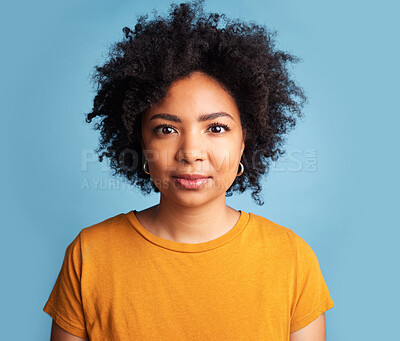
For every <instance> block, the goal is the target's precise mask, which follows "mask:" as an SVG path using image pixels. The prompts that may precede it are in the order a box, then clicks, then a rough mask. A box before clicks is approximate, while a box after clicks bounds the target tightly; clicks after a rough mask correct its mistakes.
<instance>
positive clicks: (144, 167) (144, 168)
mask: <svg viewBox="0 0 400 341" xmlns="http://www.w3.org/2000/svg"><path fill="white" fill-rule="evenodd" d="M146 164H147V166H148V162H147V160H146V162H145V163H144V164H143V170H144V172H145V173H146V174H150V173H149V172H148V171H146Z"/></svg>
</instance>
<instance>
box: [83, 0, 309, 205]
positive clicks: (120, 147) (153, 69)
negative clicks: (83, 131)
mask: <svg viewBox="0 0 400 341" xmlns="http://www.w3.org/2000/svg"><path fill="white" fill-rule="evenodd" d="M203 3H204V0H197V1H191V2H186V3H180V4H175V3H172V4H170V12H169V13H168V15H167V16H165V17H161V16H160V15H158V14H157V12H156V11H153V14H154V18H153V19H151V20H148V15H147V14H146V15H138V16H137V23H136V25H135V27H134V29H133V30H132V29H130V28H128V27H124V28H123V29H122V30H123V33H124V37H123V39H122V40H121V41H119V42H116V43H113V44H112V46H111V47H110V50H109V53H108V56H107V57H108V59H107V61H106V62H105V63H104V64H103V65H101V66H95V67H94V69H95V72H94V73H93V74H92V75H91V77H92V78H91V80H92V81H93V82H94V83H95V85H97V90H96V94H95V97H94V101H93V109H92V112H90V113H88V114H85V115H87V116H86V117H85V119H86V122H87V123H91V121H92V119H93V118H95V117H100V118H101V121H100V122H98V123H96V124H95V125H94V129H96V130H100V135H101V137H100V146H99V148H98V149H96V153H97V154H98V155H99V154H100V153H101V155H99V161H100V162H102V161H103V157H104V156H106V157H108V158H109V159H110V168H111V169H113V170H114V173H113V175H120V176H122V178H124V179H125V180H128V181H129V182H130V184H132V185H136V186H138V187H139V188H140V189H141V191H142V192H144V193H147V194H149V193H150V192H151V190H154V191H155V192H160V190H159V189H158V188H157V187H156V185H155V184H154V182H153V181H152V180H151V178H150V176H149V175H148V174H146V173H145V172H144V171H143V168H142V165H143V161H144V154H143V151H142V148H141V143H140V136H141V119H142V114H143V113H144V112H145V111H146V110H147V109H149V108H150V107H151V106H152V105H153V104H155V103H157V102H159V101H160V100H161V99H162V98H163V97H164V96H165V95H166V92H167V89H168V87H169V86H170V85H171V83H172V82H174V81H175V80H178V79H180V78H184V77H188V76H190V74H191V73H192V72H194V71H201V72H203V73H205V74H207V75H208V76H210V77H212V78H213V79H216V80H217V81H218V82H219V84H221V86H223V87H224V89H226V91H228V92H229V93H230V94H231V96H232V97H233V98H234V99H235V101H236V104H237V107H238V109H239V113H240V119H241V122H242V127H243V128H245V129H247V135H246V140H245V150H244V152H243V156H242V160H241V162H242V163H243V165H244V167H245V172H244V173H243V175H242V176H240V177H236V180H235V181H234V182H233V184H232V185H231V186H230V188H229V189H228V190H227V191H226V196H231V195H232V192H233V191H239V192H241V193H242V192H244V191H245V190H246V189H247V188H252V189H253V192H252V197H253V199H254V200H255V201H256V203H257V204H258V205H263V204H264V202H261V200H260V197H259V192H261V189H262V187H261V185H260V181H261V176H262V175H263V174H267V173H268V171H269V166H270V162H271V160H272V161H276V160H277V159H278V157H279V155H282V154H284V153H285V151H284V150H282V149H281V147H282V144H283V143H284V142H285V135H286V134H287V132H288V130H289V129H291V128H293V127H294V126H295V125H296V121H297V118H300V117H302V116H303V113H302V110H301V109H302V107H303V106H304V104H305V103H306V102H307V98H306V96H305V95H304V91H303V89H302V88H300V87H299V86H298V85H297V84H296V83H295V82H294V80H293V79H291V77H290V75H289V72H288V67H287V64H288V62H291V63H295V62H298V61H299V60H300V59H299V58H298V57H295V56H293V55H292V54H289V53H286V52H283V51H280V50H277V49H276V48H275V40H274V37H275V36H276V34H277V32H276V31H275V30H270V29H267V28H266V27H265V26H262V25H258V24H256V23H254V22H249V23H245V22H242V21H240V20H238V19H228V18H227V17H226V16H225V15H224V14H218V13H208V14H207V13H204V10H203V5H204V4H203ZM221 21H223V22H224V23H225V25H222V27H220V24H221Z"/></svg>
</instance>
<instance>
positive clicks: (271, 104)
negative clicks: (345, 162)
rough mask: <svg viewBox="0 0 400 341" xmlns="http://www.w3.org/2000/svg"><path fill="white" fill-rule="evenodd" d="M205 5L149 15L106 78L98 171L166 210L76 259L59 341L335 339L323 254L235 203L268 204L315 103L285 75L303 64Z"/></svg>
mask: <svg viewBox="0 0 400 341" xmlns="http://www.w3.org/2000/svg"><path fill="white" fill-rule="evenodd" d="M202 4H203V1H198V2H194V3H182V4H180V5H174V4H173V5H171V9H172V10H171V12H170V13H169V16H168V17H166V18H162V17H160V16H157V17H156V18H155V19H153V20H149V21H146V20H147V17H144V16H141V17H139V19H138V23H137V24H136V26H135V28H134V30H130V29H129V28H124V32H125V37H124V40H123V41H122V42H119V43H117V44H115V46H114V49H113V50H112V51H111V52H112V53H111V54H110V59H109V60H108V61H107V63H105V64H104V65H103V66H99V67H97V68H96V70H97V72H96V74H95V76H94V79H96V80H97V81H98V85H99V86H98V93H97V94H96V96H95V99H94V106H93V111H92V112H91V113H89V114H88V117H87V120H88V122H91V120H92V119H93V118H96V117H98V118H100V119H101V122H100V123H98V124H97V125H96V128H97V129H99V130H100V131H101V144H100V145H101V146H100V148H99V150H98V152H99V151H101V150H103V153H102V154H101V155H100V161H102V158H103V156H106V157H108V158H110V160H111V163H110V164H111V167H112V168H113V169H114V170H115V174H119V175H121V176H123V177H125V178H126V179H127V180H129V182H130V183H132V184H136V185H138V186H139V187H140V188H141V189H142V190H143V192H145V193H149V192H150V191H151V190H154V191H156V192H157V193H160V201H159V203H158V204H157V205H155V206H152V207H149V208H147V209H145V210H142V211H137V210H135V209H133V210H131V211H129V212H127V213H121V214H118V215H116V216H113V217H111V218H108V219H106V220H104V221H102V222H99V223H97V224H94V225H92V226H89V227H86V228H84V229H82V230H81V232H80V233H79V234H78V236H77V237H76V238H75V239H74V240H73V241H72V243H71V244H70V245H69V246H68V248H67V250H66V253H65V258H64V262H63V264H62V268H61V271H60V273H59V275H58V278H57V281H56V283H55V286H54V288H53V291H52V292H51V294H50V297H49V299H48V301H47V303H46V305H45V307H44V308H43V310H44V311H45V312H46V313H48V314H49V315H50V316H51V317H52V318H53V325H52V336H51V337H52V340H58V341H60V340H82V339H86V340H89V339H90V340H279V341H281V340H282V341H283V340H291V341H296V340H297V341H299V340H302V341H305V340H319V341H322V340H325V317H324V312H325V311H326V310H328V309H330V308H332V307H333V306H334V303H333V301H332V299H331V297H330V294H329V291H328V288H327V286H326V283H325V281H324V278H323V276H322V273H321V270H320V267H319V264H318V260H317V257H316V255H315V253H314V252H313V250H312V249H311V248H310V246H309V245H308V244H307V243H306V242H305V241H304V240H303V239H302V238H301V237H300V236H298V235H297V234H295V233H294V232H293V231H292V230H291V229H289V228H287V227H284V226H281V225H279V224H277V223H275V222H272V221H270V220H268V219H267V218H265V217H262V216H259V215H256V214H253V213H247V212H245V211H243V210H239V211H237V210H235V209H233V208H232V207H229V206H228V205H226V201H225V198H226V196H227V195H231V194H232V192H233V191H239V192H243V191H244V190H246V189H253V193H252V195H253V198H254V199H255V200H256V202H257V203H258V204H262V203H261V201H260V199H259V197H258V193H259V192H260V190H261V186H260V181H261V177H262V175H263V174H265V173H267V171H268V166H269V162H270V161H271V160H276V159H277V156H278V155H279V154H282V153H283V152H282V150H281V149H280V148H279V147H280V146H281V144H282V142H283V140H284V136H285V134H286V133H287V131H288V129H289V128H291V127H294V125H295V122H296V120H295V116H298V117H299V116H301V110H300V109H301V107H302V105H303V104H304V102H305V100H306V98H305V96H304V94H303V91H302V90H301V88H299V87H298V86H297V85H296V84H295V82H294V81H293V80H292V79H290V77H289V75H288V72H287V68H286V62H288V61H291V62H293V61H295V60H296V59H295V57H293V56H292V55H289V54H287V53H284V52H282V51H277V50H275V49H274V40H273V39H272V37H273V35H272V34H271V33H270V32H269V31H267V29H266V28H265V27H262V26H258V25H255V24H245V23H243V22H239V21H231V20H228V19H226V18H225V16H224V15H218V14H210V15H206V14H205V13H204V12H203V8H202ZM221 19H224V20H225V26H224V27H223V28H220V27H219V24H220V20H221Z"/></svg>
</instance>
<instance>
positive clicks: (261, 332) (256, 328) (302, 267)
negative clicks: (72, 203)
mask: <svg viewBox="0 0 400 341" xmlns="http://www.w3.org/2000/svg"><path fill="white" fill-rule="evenodd" d="M135 212H136V211H135V210H132V211H130V212H128V213H121V214H118V215H116V216H114V217H111V218H109V219H106V220H104V221H102V222H100V223H97V224H95V225H92V226H89V227H86V228H83V229H82V230H81V231H80V233H79V234H78V235H77V236H76V238H75V239H74V240H73V241H72V242H71V243H70V244H69V246H68V247H67V249H66V251H65V257H64V261H63V264H62V267H61V270H60V272H59V274H58V277H57V280H56V282H55V285H54V288H53V290H52V292H51V294H50V296H49V299H48V301H47V303H46V304H45V306H44V308H43V311H45V312H46V313H48V314H49V315H50V316H51V317H52V318H53V319H54V320H55V321H56V323H57V324H58V325H60V326H61V327H62V328H63V329H65V330H66V331H68V332H69V333H71V334H73V335H76V336H79V337H82V338H87V339H90V340H91V341H98V340H107V341H109V340H115V341H128V340H129V341H132V340H146V341H147V340H180V341H182V340H190V341H195V340H199V341H200V340H201V341H204V340H218V341H221V340H256V341H260V340H268V341H274V340H276V341H286V340H289V334H290V333H293V332H295V331H297V330H299V329H301V328H303V327H305V326H306V325H308V324H309V323H311V322H312V321H313V320H315V319H316V318H317V317H318V316H319V315H320V314H322V313H323V312H325V311H326V310H328V309H330V308H332V307H333V306H334V303H333V301H332V299H331V297H330V294H329V291H328V288H327V285H326V283H325V281H324V278H323V275H322V272H321V269H320V266H319V263H318V260H317V257H316V255H315V253H314V252H313V250H312V249H311V247H310V246H309V245H308V244H307V243H306V242H305V241H304V240H303V239H302V238H301V237H300V236H298V235H297V234H295V233H294V232H293V231H292V230H291V229H289V228H287V227H284V226H281V225H279V224H277V223H274V222H272V221H270V220H268V219H267V218H264V217H262V216H259V215H256V214H253V213H246V212H244V211H240V213H241V214H240V218H239V220H238V221H237V223H236V225H235V226H234V227H233V228H232V229H231V230H229V231H228V232H227V233H225V234H224V235H222V236H220V237H219V238H216V239H213V240H210V241H207V242H204V243H198V244H189V243H179V242H175V241H171V240H167V239H163V238H160V237H158V236H156V235H154V234H152V233H150V232H149V231H148V230H146V229H145V228H144V227H143V226H142V225H141V224H140V223H139V221H138V219H137V218H136V215H135Z"/></svg>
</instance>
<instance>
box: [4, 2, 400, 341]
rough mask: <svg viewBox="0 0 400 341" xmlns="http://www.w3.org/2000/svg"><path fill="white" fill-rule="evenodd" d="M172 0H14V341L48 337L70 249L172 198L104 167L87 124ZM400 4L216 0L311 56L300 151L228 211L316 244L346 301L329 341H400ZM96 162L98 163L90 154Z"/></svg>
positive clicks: (330, 324) (9, 250)
mask: <svg viewBox="0 0 400 341" xmlns="http://www.w3.org/2000/svg"><path fill="white" fill-rule="evenodd" d="M153 8H157V9H158V11H159V12H160V13H161V14H163V13H166V11H167V10H168V9H169V2H167V1H155V0H147V1H141V2H137V1H105V0H100V1H99V0H97V1H77V0H69V1H62V2H61V1H44V0H41V1H33V2H32V1H30V2H28V1H26V0H25V1H19V2H14V3H11V2H7V3H5V2H2V4H1V9H0V13H1V14H0V34H1V54H0V63H1V64H0V65H1V79H0V94H1V101H0V110H1V125H0V129H1V130H0V133H1V134H0V136H1V145H2V163H1V164H2V166H1V168H0V171H1V179H3V181H2V191H1V201H2V202H1V206H0V207H1V216H2V218H3V223H2V228H1V235H2V238H1V240H2V246H1V248H0V252H1V254H0V259H1V267H2V272H3V276H2V281H1V284H0V285H1V292H2V309H1V312H0V314H1V315H2V316H1V321H2V322H3V326H4V327H3V328H2V339H4V340H48V339H49V335H50V324H51V318H50V317H49V316H48V315H47V314H46V313H44V312H43V311H42V308H43V306H44V304H45V302H46V300H47V298H48V296H49V294H50V291H51V289H52V288H53V285H54V283H55V280H56V277H57V275H58V272H59V270H60V267H61V263H62V260H63V257H64V252H65V249H66V247H67V245H68V244H69V243H70V242H71V241H72V240H73V239H74V237H75V236H76V235H77V234H78V233H79V231H80V230H81V229H82V228H84V227H87V226H90V225H92V224H94V223H97V222H99V221H102V220H104V219H106V218H108V217H111V216H113V215H116V214H119V213H121V212H128V211H129V210H131V209H137V210H141V209H144V208H146V207H148V206H151V205H154V204H156V203H158V195H157V194H153V195H150V196H148V197H145V196H143V195H142V194H140V192H139V191H138V190H135V189H132V188H129V187H128V186H127V185H126V184H124V183H122V182H121V181H120V180H119V179H117V178H115V179H114V180H113V177H112V176H111V172H110V171H109V169H108V166H107V162H104V163H103V164H101V163H99V162H98V161H96V157H95V155H94V154H93V150H94V149H95V148H96V147H97V141H98V135H97V132H96V131H94V130H92V129H91V125H88V124H86V123H85V122H84V113H86V112H89V111H90V110H91V105H92V102H91V101H92V99H93V95H94V89H92V87H91V85H90V83H89V73H90V72H91V71H92V69H93V67H94V65H97V64H100V63H101V62H102V61H104V58H105V56H106V52H107V49H108V46H109V44H111V43H112V42H114V41H116V40H120V39H122V36H123V34H122V28H123V27H124V26H130V27H133V26H134V24H135V21H136V15H137V14H143V13H146V12H147V13H149V14H150V15H151V10H152V9H153ZM399 9H400V8H399V5H398V4H395V1H387V0H384V1H380V2H379V3H378V2H377V1H375V2H372V1H361V0H356V1H344V0H337V1H331V2H326V1H316V0H304V1H294V0H292V1H282V0H281V1H276V0H274V1H265V0H264V1H261V0H260V1H258V0H247V1H246V3H244V2H243V1H239V0H230V1H210V0H209V1H207V2H206V10H207V11H218V12H220V11H222V12H224V13H226V14H227V16H229V17H233V18H240V19H243V20H254V21H256V22H258V23H260V24H265V25H267V26H268V27H270V28H273V29H276V30H278V32H279V34H278V36H277V41H278V45H277V47H278V48H280V49H282V50H285V51H289V52H292V53H293V54H295V55H297V56H299V57H300V58H302V59H303V62H302V63H300V64H296V65H294V68H293V75H294V77H295V78H296V80H297V81H298V82H299V84H300V85H302V86H303V88H304V90H305V91H306V94H307V95H308V97H309V104H308V105H307V106H306V107H305V116H306V119H305V120H304V121H299V125H298V126H297V128H296V129H295V130H294V131H292V133H291V134H290V136H289V138H288V143H287V144H286V150H287V154H286V156H284V157H283V158H282V159H281V160H280V161H278V162H277V163H275V164H274V167H273V168H272V169H271V171H270V174H269V176H268V177H267V178H266V179H265V181H264V192H263V193H264V196H263V198H264V200H265V204H264V206H257V205H256V204H255V203H254V202H253V200H252V199H251V196H250V192H248V193H245V194H242V195H234V196H233V197H230V198H227V203H228V205H231V206H232V207H234V208H236V209H242V210H244V211H246V212H253V213H255V214H259V215H263V216H265V217H267V218H268V219H270V220H273V221H275V222H277V223H279V224H281V225H283V226H286V227H289V228H291V229H293V230H294V231H295V232H296V233H297V234H299V235H300V236H301V237H303V238H304V239H305V240H306V241H307V242H308V243H309V244H310V245H311V247H312V248H313V250H314V251H315V253H316V254H317V257H318V259H319V262H320V266H321V269H322V272H323V274H324V277H325V280H326V282H327V284H328V287H329V289H330V293H331V296H332V298H333V301H334V302H335V307H334V308H333V309H331V310H329V311H327V312H326V324H327V336H328V339H329V340H341V341H347V340H351V341H353V340H389V339H394V338H396V337H397V331H395V329H397V327H396V323H397V320H398V319H397V318H396V317H398V308H397V307H398V305H399V303H400V302H399V295H398V289H399V281H398V280H399V271H398V268H399V267H398V262H399V256H398V243H399V237H400V235H399V227H400V226H399V223H398V220H397V214H398V211H399V197H398V193H399V181H398V174H399V171H398V169H399V161H398V158H399V152H398V148H399V140H398V135H399V134H398V127H399V123H400V122H399V104H398V98H399V96H398V93H399V85H398V81H399V76H400V72H399V60H400V49H399V33H400V32H399V31H400V30H399V24H398V13H399ZM82 156H85V157H89V160H88V161H85V159H84V158H83V157H82Z"/></svg>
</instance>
